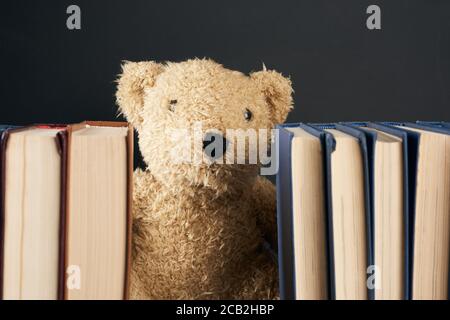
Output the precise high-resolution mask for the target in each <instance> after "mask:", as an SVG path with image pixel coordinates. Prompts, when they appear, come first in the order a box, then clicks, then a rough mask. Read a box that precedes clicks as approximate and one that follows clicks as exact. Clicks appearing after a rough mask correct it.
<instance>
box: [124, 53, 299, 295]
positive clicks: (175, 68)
mask: <svg viewBox="0 0 450 320" xmlns="http://www.w3.org/2000/svg"><path fill="white" fill-rule="evenodd" d="M292 93H293V90H292V85H291V81H290V79H289V78H286V77H284V76H282V75H281V74H280V73H278V72H276V71H273V70H266V68H265V67H264V69H263V70H262V71H258V72H253V73H251V74H249V75H246V74H244V73H242V72H239V71H233V70H230V69H227V68H225V67H224V66H222V65H221V64H219V63H216V62H215V61H213V60H210V59H206V58H204V59H197V58H196V59H190V60H186V61H183V62H165V63H157V62H155V61H143V62H129V61H125V62H124V63H123V65H122V73H121V74H120V75H119V76H118V80H117V92H116V100H117V104H118V107H119V111H120V112H121V113H122V114H123V115H124V117H125V118H126V119H127V120H128V122H130V123H131V124H132V125H133V127H134V128H135V130H136V131H137V135H138V140H139V148H140V151H141V154H142V156H143V159H144V162H145V164H146V165H147V168H146V169H145V170H142V169H137V170H136V171H135V172H134V187H133V188H134V192H133V207H134V208H133V242H132V243H133V245H132V248H133V249H132V267H131V274H130V298H131V299H276V298H278V295H279V289H278V270H277V261H276V194H275V188H274V185H273V184H272V183H271V182H270V181H269V180H268V179H266V178H265V177H262V176H261V175H260V174H259V173H260V171H259V169H260V165H259V164H242V163H241V164H239V163H237V164H236V163H231V164H230V163H224V162H223V163H216V162H214V160H211V161H210V162H207V161H206V162H200V163H194V162H193V161H191V162H189V161H186V162H180V161H172V160H171V159H172V157H173V153H174V152H173V150H175V149H176V148H177V146H178V145H183V144H186V140H187V136H186V135H183V134H181V135H178V137H177V136H176V135H172V134H168V132H169V131H168V130H169V129H171V128H189V127H191V126H193V125H194V124H195V123H200V124H201V125H202V129H203V131H204V132H208V130H209V129H211V130H216V131H217V130H219V131H220V132H225V131H226V129H227V128H239V129H243V130H246V129H255V130H259V129H269V130H270V129H271V128H273V127H274V126H275V125H276V124H278V123H282V122H284V121H285V119H286V117H287V115H288V113H289V111H290V110H291V108H292V104H293V101H292ZM174 136H175V137H174ZM224 139H226V137H224ZM225 149H226V148H225ZM196 150H197V151H194V153H195V152H200V153H201V152H202V151H204V150H203V148H202V147H200V148H196ZM225 152H226V150H225ZM267 243H269V245H267ZM270 248H272V249H273V250H270ZM274 255H275V257H274Z"/></svg>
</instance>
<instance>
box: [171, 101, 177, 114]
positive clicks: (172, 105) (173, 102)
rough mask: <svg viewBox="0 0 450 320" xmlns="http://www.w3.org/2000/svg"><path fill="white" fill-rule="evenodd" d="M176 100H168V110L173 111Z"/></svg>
mask: <svg viewBox="0 0 450 320" xmlns="http://www.w3.org/2000/svg"><path fill="white" fill-rule="evenodd" d="M177 102H178V101H177V100H175V99H174V100H170V101H169V110H170V111H172V112H174V111H175V105H176V104H177Z"/></svg>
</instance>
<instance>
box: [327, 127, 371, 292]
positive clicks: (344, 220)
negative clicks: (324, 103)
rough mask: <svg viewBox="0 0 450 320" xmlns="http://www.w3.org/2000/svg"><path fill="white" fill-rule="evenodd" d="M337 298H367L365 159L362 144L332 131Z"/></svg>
mask: <svg viewBox="0 0 450 320" xmlns="http://www.w3.org/2000/svg"><path fill="white" fill-rule="evenodd" d="M330 131H331V132H332V133H333V134H334V135H335V139H336V150H335V151H334V152H333V153H332V158H331V171H332V202H333V238H334V241H333V244H334V267H335V293H336V299H338V300H341V299H350V300H353V299H367V285H366V268H367V259H366V250H367V246H366V232H365V228H366V222H365V209H364V185H363V183H364V176H363V159H362V154H361V150H360V146H359V142H358V141H357V140H356V139H355V138H353V137H350V136H348V135H345V134H343V133H340V132H336V131H335V130H330Z"/></svg>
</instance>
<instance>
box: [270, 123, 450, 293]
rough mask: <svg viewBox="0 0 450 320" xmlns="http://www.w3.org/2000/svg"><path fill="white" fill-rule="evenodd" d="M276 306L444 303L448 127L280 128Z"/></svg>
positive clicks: (449, 197)
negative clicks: (294, 302)
mask: <svg viewBox="0 0 450 320" xmlns="http://www.w3.org/2000/svg"><path fill="white" fill-rule="evenodd" d="M279 129H280V131H279V137H278V140H277V141H278V147H279V159H278V161H279V171H278V175H277V203H278V236H279V267H280V288H281V298H282V299H377V300H378V299H381V300H385V299H386V300H391V299H393V300H397V299H448V297H449V249H450V238H449V229H450V124H449V123H444V122H429V123H419V122H418V123H393V122H383V123H372V122H360V123H336V124H334V123H332V124H300V123H299V124H285V125H281V126H279Z"/></svg>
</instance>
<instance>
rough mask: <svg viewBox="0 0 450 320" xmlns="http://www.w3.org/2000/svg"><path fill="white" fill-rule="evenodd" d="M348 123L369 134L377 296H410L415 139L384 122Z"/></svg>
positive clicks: (388, 297)
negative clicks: (410, 179) (411, 200)
mask: <svg viewBox="0 0 450 320" xmlns="http://www.w3.org/2000/svg"><path fill="white" fill-rule="evenodd" d="M344 125H347V126H349V127H353V128H355V129H357V130H360V131H361V132H362V133H364V134H365V135H366V142H367V152H368V160H369V182H370V183H369V184H370V198H371V203H370V205H371V213H372V217H371V223H372V229H373V230H372V236H373V238H372V242H373V250H374V265H375V266H376V267H377V268H378V269H377V272H378V273H379V278H378V277H376V278H378V281H379V282H378V287H377V288H375V299H383V300H386V299H388V300H392V299H394V300H398V299H409V298H410V286H409V284H410V266H411V261H410V254H409V252H408V250H409V247H410V246H409V243H410V241H411V239H410V231H409V228H410V222H409V220H410V219H409V217H410V215H411V212H410V209H409V208H410V204H409V199H410V197H409V194H410V193H411V192H413V191H414V189H413V187H414V186H412V187H411V186H410V185H409V173H408V170H409V168H410V167H411V168H413V167H415V165H416V163H415V159H416V158H417V156H416V155H415V154H412V153H410V152H409V149H410V148H412V147H413V146H411V144H412V145H414V144H415V142H414V141H412V142H411V141H409V139H408V134H407V133H406V132H403V131H402V130H400V129H396V128H394V127H389V126H385V125H382V124H377V123H372V122H358V123H344ZM413 150H414V148H413ZM409 159H411V161H412V163H409Z"/></svg>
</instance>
